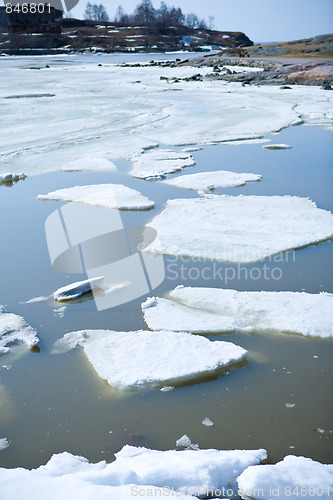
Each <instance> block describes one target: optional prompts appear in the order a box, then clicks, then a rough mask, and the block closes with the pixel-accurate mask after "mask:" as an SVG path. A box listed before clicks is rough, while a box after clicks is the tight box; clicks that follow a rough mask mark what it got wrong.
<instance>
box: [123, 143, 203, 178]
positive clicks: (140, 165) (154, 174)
mask: <svg viewBox="0 0 333 500" xmlns="http://www.w3.org/2000/svg"><path fill="white" fill-rule="evenodd" d="M132 161H133V168H132V170H131V172H130V174H131V175H132V176H133V177H138V178H140V179H161V178H163V177H165V175H166V174H172V173H174V172H177V171H179V170H181V169H182V168H184V167H191V166H193V165H195V161H194V160H193V157H192V156H191V155H189V154H188V153H184V152H183V153H182V152H181V151H173V150H169V149H154V150H152V151H149V152H148V153H145V154H143V155H141V156H138V157H135V158H133V159H132Z"/></svg>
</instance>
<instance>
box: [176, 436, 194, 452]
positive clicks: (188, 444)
mask: <svg viewBox="0 0 333 500" xmlns="http://www.w3.org/2000/svg"><path fill="white" fill-rule="evenodd" d="M176 446H177V447H179V448H186V449H187V450H199V445H198V444H195V443H192V441H191V440H190V438H189V437H188V435H187V434H184V435H183V436H182V437H180V438H179V439H177V441H176Z"/></svg>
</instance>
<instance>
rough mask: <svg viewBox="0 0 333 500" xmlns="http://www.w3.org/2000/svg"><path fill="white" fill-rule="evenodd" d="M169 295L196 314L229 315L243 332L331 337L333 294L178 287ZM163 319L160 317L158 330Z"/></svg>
mask: <svg viewBox="0 0 333 500" xmlns="http://www.w3.org/2000/svg"><path fill="white" fill-rule="evenodd" d="M169 296H170V298H171V299H173V300H176V301H177V302H178V303H180V304H183V305H184V306H187V307H189V308H193V309H194V311H195V313H196V314H198V313H200V312H203V313H204V314H207V313H209V314H212V315H216V317H219V316H221V317H224V316H228V317H229V318H230V320H232V319H234V320H237V321H238V323H239V324H241V325H242V326H243V328H244V329H245V328H252V329H254V330H256V331H276V332H282V333H298V334H300V335H304V336H307V337H321V338H329V337H333V294H330V293H320V294H310V293H305V292H238V291H236V290H224V289H218V288H197V287H182V286H179V287H177V288H175V290H173V291H172V292H170V294H169ZM153 310H154V309H152V311H153ZM154 319H155V321H158V319H157V318H154ZM166 319H167V318H166V317H163V316H162V317H161V318H160V323H159V326H160V328H163V323H165V322H166ZM155 326H156V325H155ZM239 328H240V330H241V329H242V328H241V327H239Z"/></svg>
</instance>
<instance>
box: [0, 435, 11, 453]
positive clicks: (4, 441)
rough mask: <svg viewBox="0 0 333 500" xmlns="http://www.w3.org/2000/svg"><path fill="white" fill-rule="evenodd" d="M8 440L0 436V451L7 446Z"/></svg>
mask: <svg viewBox="0 0 333 500" xmlns="http://www.w3.org/2000/svg"><path fill="white" fill-rule="evenodd" d="M8 446H9V442H8V439H7V438H0V451H1V450H5V449H6V448H8Z"/></svg>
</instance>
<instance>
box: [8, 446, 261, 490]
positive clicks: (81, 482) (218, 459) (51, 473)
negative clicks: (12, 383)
mask: <svg viewBox="0 0 333 500" xmlns="http://www.w3.org/2000/svg"><path fill="white" fill-rule="evenodd" d="M266 456H267V453H266V451H265V450H263V449H259V450H214V449H208V450H183V451H175V450H166V451H158V450H151V449H148V448H141V447H139V448H137V447H134V446H128V445H126V446H124V447H123V448H122V449H121V450H120V451H119V452H118V453H116V454H115V457H116V460H115V461H114V462H112V463H106V462H105V461H101V462H98V463H90V462H89V461H88V460H87V459H86V458H84V457H81V456H75V455H72V454H70V453H68V452H64V453H59V454H57V455H53V456H52V457H51V459H50V460H49V461H48V462H47V464H46V465H42V466H40V467H38V468H37V469H32V470H28V469H23V468H21V467H20V468H16V469H4V468H1V469H0V490H1V492H2V494H3V496H4V497H5V498H10V499H11V500H22V499H23V498H26V492H27V491H28V492H29V496H30V497H31V498H34V499H36V500H37V499H44V498H48V499H50V500H59V498H75V499H78V500H91V498H96V499H97V500H110V499H112V500H130V499H131V498H133V496H139V497H146V496H147V497H154V498H155V497H160V496H166V495H167V496H170V497H171V496H175V497H177V498H183V497H184V498H187V499H189V500H190V499H193V500H194V497H193V496H192V495H193V494H198V495H202V494H204V493H205V492H207V490H211V489H214V490H218V489H219V488H225V490H227V489H229V488H230V489H233V491H237V482H236V479H237V476H239V475H240V474H241V473H242V472H243V471H244V470H245V469H246V468H247V467H249V466H253V465H256V464H259V463H260V462H261V461H263V460H265V458H266ZM159 488H161V490H159ZM172 490H173V491H172Z"/></svg>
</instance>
